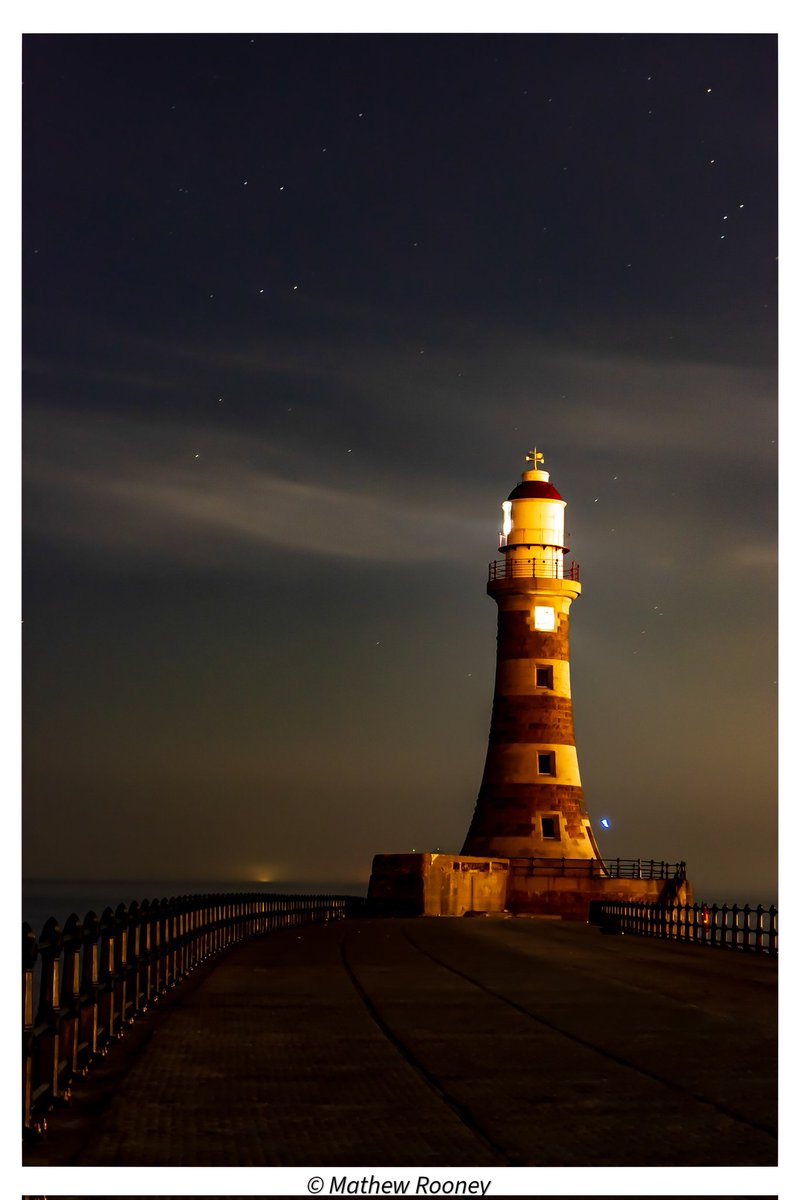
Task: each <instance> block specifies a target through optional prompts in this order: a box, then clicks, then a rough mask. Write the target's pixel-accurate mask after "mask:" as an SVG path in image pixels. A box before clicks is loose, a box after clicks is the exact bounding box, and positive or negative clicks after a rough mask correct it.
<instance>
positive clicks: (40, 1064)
mask: <svg viewBox="0 0 800 1200" xmlns="http://www.w3.org/2000/svg"><path fill="white" fill-rule="evenodd" d="M60 954H61V928H60V926H59V924H58V922H57V921H56V919H55V917H51V918H50V920H49V921H48V922H47V924H46V925H45V927H44V929H43V930H42V932H41V934H40V935H39V957H40V959H41V963H42V977H41V979H40V981H39V1007H38V1009H37V1012H36V1019H35V1027H34V1035H35V1038H36V1050H37V1054H36V1059H37V1068H38V1069H37V1072H36V1074H37V1076H38V1081H39V1086H40V1088H41V1091H42V1094H43V1095H44V1096H45V1097H49V1098H50V1099H51V1100H53V1101H54V1100H55V1099H56V1098H57V1096H58V1094H59V1093H58V1074H59V1071H58V1067H59V1048H60V1047H59V1023H60V1016H61V1013H60V1009H59V1003H58V1001H59V995H58V960H59V956H60Z"/></svg>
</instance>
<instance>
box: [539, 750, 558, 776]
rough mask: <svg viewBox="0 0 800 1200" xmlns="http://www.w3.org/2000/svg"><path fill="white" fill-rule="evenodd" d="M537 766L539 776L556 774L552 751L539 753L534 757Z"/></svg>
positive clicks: (554, 757) (554, 758)
mask: <svg viewBox="0 0 800 1200" xmlns="http://www.w3.org/2000/svg"><path fill="white" fill-rule="evenodd" d="M536 758H537V760H538V764H539V774H540V775H555V773H556V756H555V754H554V753H553V751H552V750H547V751H545V752H540V753H539V754H537V755H536Z"/></svg>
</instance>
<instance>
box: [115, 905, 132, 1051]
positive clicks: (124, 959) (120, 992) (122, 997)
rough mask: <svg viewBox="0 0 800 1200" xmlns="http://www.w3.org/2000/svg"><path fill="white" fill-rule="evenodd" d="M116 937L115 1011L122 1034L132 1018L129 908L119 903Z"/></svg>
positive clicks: (119, 1032)
mask: <svg viewBox="0 0 800 1200" xmlns="http://www.w3.org/2000/svg"><path fill="white" fill-rule="evenodd" d="M114 925H115V927H116V937H115V941H114V983H113V993H114V1012H115V1014H116V1016H115V1019H116V1026H117V1028H116V1033H117V1034H118V1035H119V1036H121V1035H122V1033H123V1031H124V1028H125V1026H126V1025H129V1024H130V1021H131V1019H132V1018H130V1017H129V1015H128V1006H129V985H128V908H127V905H125V904H118V905H117V907H116V909H115V911H114Z"/></svg>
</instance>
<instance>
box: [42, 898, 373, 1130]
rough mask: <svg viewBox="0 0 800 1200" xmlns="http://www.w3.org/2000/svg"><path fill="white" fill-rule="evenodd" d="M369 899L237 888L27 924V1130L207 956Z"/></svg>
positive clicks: (359, 906) (356, 907) (337, 914)
mask: <svg viewBox="0 0 800 1200" xmlns="http://www.w3.org/2000/svg"><path fill="white" fill-rule="evenodd" d="M365 903H366V902H365V901H364V899H363V898H362V897H357V896H301V895H294V896H290V895H276V894H274V893H267V892H238V893H226V894H223V895H197V896H178V897H173V898H171V899H169V900H166V899H165V900H153V901H151V902H148V901H147V900H144V901H142V902H141V903H140V904H139V903H133V904H131V905H130V907H128V906H126V905H125V904H120V905H118V906H117V908H116V909H115V910H112V909H111V908H106V909H104V910H103V913H102V915H101V916H100V917H99V918H98V917H97V915H96V914H95V913H94V912H89V913H87V914H86V916H85V917H84V918H83V920H82V921H81V920H80V919H79V918H78V917H77V915H76V914H74V913H73V914H72V915H71V916H70V917H69V919H68V920H67V922H66V923H65V925H64V927H63V930H62V928H61V926H60V925H59V923H58V921H57V920H56V919H55V918H54V917H51V918H50V919H49V920H48V921H47V923H46V924H45V925H44V927H43V928H42V930H41V931H40V933H39V934H38V936H37V934H36V933H35V931H34V930H33V929H31V927H30V925H28V924H26V923H23V926H22V1123H23V1133H24V1135H25V1137H27V1138H30V1137H36V1136H41V1135H42V1134H43V1133H44V1132H45V1129H46V1127H47V1120H46V1114H47V1113H48V1112H49V1111H50V1110H51V1109H53V1108H55V1107H59V1106H62V1105H64V1104H66V1103H68V1102H69V1099H70V1094H71V1089H72V1083H73V1080H74V1079H75V1077H76V1076H78V1075H84V1074H86V1072H87V1071H88V1070H89V1068H90V1067H91V1066H92V1064H93V1063H95V1062H96V1061H97V1060H98V1059H99V1058H102V1057H103V1056H104V1055H105V1054H106V1053H107V1051H108V1049H109V1046H110V1045H111V1044H112V1043H114V1042H116V1041H117V1040H118V1039H119V1038H120V1037H121V1035H122V1034H123V1032H124V1030H125V1028H126V1026H128V1025H130V1024H132V1023H133V1021H135V1020H136V1019H138V1018H139V1017H141V1016H142V1015H143V1014H144V1013H145V1012H146V1011H148V1010H149V1009H150V1007H151V1006H152V1005H154V1004H157V1003H158V1001H159V999H160V998H161V997H162V996H164V995H165V994H166V993H167V992H168V991H169V990H171V989H172V988H174V987H176V986H177V985H178V984H179V983H181V982H182V981H183V980H184V979H185V978H186V977H187V976H188V975H189V974H191V973H192V972H193V971H194V970H195V969H196V968H197V967H198V966H200V964H201V963H202V962H204V961H205V960H206V959H207V958H208V957H209V956H210V955H213V954H217V953H219V952H220V951H222V950H224V949H225V948H226V947H228V946H232V945H234V944H235V943H237V942H241V941H244V940H245V939H248V938H252V937H259V936H261V935H263V934H267V933H270V932H272V931H273V930H277V929H286V928H288V927H291V926H294V925H301V924H309V923H311V922H319V921H336V920H342V919H344V918H346V917H353V916H357V915H359V914H360V913H361V912H362V911H363V909H364V906H365ZM37 974H38V976H39V978H38V986H37V980H36V975H37ZM37 994H38V998H37Z"/></svg>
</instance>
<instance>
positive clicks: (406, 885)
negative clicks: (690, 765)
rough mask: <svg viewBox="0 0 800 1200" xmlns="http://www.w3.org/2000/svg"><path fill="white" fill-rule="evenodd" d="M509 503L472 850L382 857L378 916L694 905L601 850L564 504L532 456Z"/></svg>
mask: <svg viewBox="0 0 800 1200" xmlns="http://www.w3.org/2000/svg"><path fill="white" fill-rule="evenodd" d="M526 462H527V463H529V464H530V467H529V469H528V470H526V471H523V473H522V479H521V480H520V482H519V483H518V484H517V486H516V487H515V488H514V489H513V491H512V492H511V494H510V496H509V497H508V499H507V500H504V501H503V504H502V511H503V524H502V530H501V533H500V558H499V559H498V560H496V561H494V562H492V563H490V565H489V582H488V585H487V589H486V590H487V592H488V593H489V595H490V596H491V597H492V599H493V600H494V601H495V602H496V603H497V669H496V671H495V682H494V702H493V705H492V718H491V725H490V728H489V746H488V749H487V752H486V764H485V766H484V770H483V779H482V781H481V785H480V790H479V792H478V799H477V803H476V804H475V811H474V814H473V817H472V823H471V825H470V827H469V832H468V833H467V837H466V840H465V842H464V845H463V847H462V849H461V851H460V852H459V853H457V854H454V853H452V852H451V851H445V852H444V853H442V852H441V851H439V850H436V851H432V850H421V851H418V850H416V849H407V850H405V851H401V852H400V853H396V854H376V855H375V857H374V859H373V861H372V873H371V875H370V882H369V892H368V901H369V904H370V911H371V912H373V913H374V914H376V915H385V916H423V915H424V916H461V915H463V914H466V913H476V912H484V913H501V912H502V913H506V914H525V915H540V916H548V917H559V918H564V919H566V920H580V921H585V920H587V919H588V918H589V915H590V912H592V911H593V910H594V909H595V908H596V906H597V905H598V904H601V905H602V904H604V903H607V902H614V903H617V902H622V903H630V902H635V903H637V904H661V905H665V904H670V903H674V902H675V901H680V903H682V904H690V903H691V897H692V888H691V884H690V883H689V881H688V880H687V878H686V864H685V863H684V862H678V863H668V862H665V861H663V860H661V861H657V860H656V859H654V858H651V859H650V860H649V862H648V860H647V859H642V858H637V859H620V858H617V859H614V860H612V861H604V860H603V859H602V858H601V856H600V853H599V851H598V848H597V845H596V843H595V839H594V834H593V832H592V827H591V824H590V823H589V817H588V816H587V814H586V810H585V809H584V807H583V789H582V787H581V776H580V770H579V767H578V751H577V749H576V746H575V730H574V726H573V721H572V687H571V684H570V663H569V618H570V610H571V607H572V603H573V601H574V600H577V599H578V597H579V596H580V594H581V584H580V579H579V571H578V567H577V565H576V564H575V563H572V562H565V559H564V556H565V554H567V553H568V551H569V539H568V537H567V535H566V534H565V532H564V510H565V508H566V501H565V500H564V499H563V498H562V497H561V495H560V494H559V492H558V491H557V490H556V488H555V487H554V485H553V484H552V483H551V482H550V475H549V473H548V472H547V471H545V470H544V468H543V466H542V465H541V464H542V463H543V462H544V455H543V454H542V452H541V451H540V450H536V449H534V450H531V451H530V453H529V454H527V455H526Z"/></svg>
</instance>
